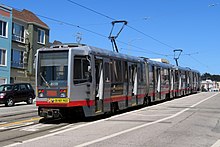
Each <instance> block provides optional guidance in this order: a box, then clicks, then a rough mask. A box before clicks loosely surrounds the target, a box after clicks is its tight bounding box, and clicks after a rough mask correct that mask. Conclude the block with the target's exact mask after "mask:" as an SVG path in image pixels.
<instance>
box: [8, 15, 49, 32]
mask: <svg viewBox="0 0 220 147" xmlns="http://www.w3.org/2000/svg"><path fill="white" fill-rule="evenodd" d="M12 18H13V19H15V20H19V21H22V22H24V23H27V24H35V25H37V26H40V27H42V28H45V29H48V30H50V28H49V27H46V26H43V25H41V24H39V23H36V22H28V21H25V20H23V19H20V18H17V17H14V16H12Z"/></svg>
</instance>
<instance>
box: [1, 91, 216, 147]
mask: <svg viewBox="0 0 220 147" xmlns="http://www.w3.org/2000/svg"><path fill="white" fill-rule="evenodd" d="M18 107H20V108H22V107H25V106H18ZM33 107H34V106H33ZM15 108H17V107H14V108H13V109H15ZM7 109H11V108H7ZM31 109H32V108H31ZM1 110H2V107H0V112H1ZM219 114H220V93H198V94H194V95H190V96H186V97H182V98H178V99H174V100H171V101H167V102H163V103H160V104H156V105H152V106H149V107H145V108H141V109H137V110H134V111H130V112H126V113H122V114H118V115H115V116H112V117H108V118H102V119H98V120H94V121H89V122H86V121H85V122H83V121H81V122H80V121H79V122H77V121H76V122H65V121H63V120H59V121H55V122H50V123H39V120H40V119H41V118H39V117H37V116H33V117H32V118H34V119H33V121H32V124H30V122H28V121H27V120H28V119H31V117H28V116H27V117H25V115H30V114H28V113H25V114H24V115H22V116H23V118H25V119H21V120H20V122H22V121H23V122H25V123H29V125H25V124H24V125H23V126H20V127H18V128H11V129H9V127H15V124H16V123H17V122H19V121H18V120H17V121H14V120H13V121H12V120H11V121H12V122H11V125H8V124H10V119H8V121H9V122H7V119H6V120H5V122H3V121H2V122H1V121H0V146H4V145H7V146H22V147H30V146H32V147H35V146H37V147H44V146H47V147H73V146H78V147H80V146H92V147H93V146H94V147H95V146H106V147H108V146H109V147H112V146H114V147H115V146H117V147H128V146H135V147H177V146H178V147H191V146H192V147H197V146H198V147H210V146H212V147H219V146H220V141H219V139H220V122H219V120H220V115H219ZM3 115H4V114H1V113H0V118H1V119H5V117H3ZM33 115H34V114H33ZM13 117H16V116H13ZM17 117H18V116H17ZM21 134H23V135H21ZM5 136H6V137H5Z"/></svg>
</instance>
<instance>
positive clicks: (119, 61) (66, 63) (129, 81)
mask: <svg viewBox="0 0 220 147" xmlns="http://www.w3.org/2000/svg"><path fill="white" fill-rule="evenodd" d="M199 78H200V77H199V72H198V71H196V70H191V69H189V68H182V67H175V66H173V65H171V64H169V63H161V62H157V61H153V60H150V59H148V58H139V57H134V56H128V55H125V54H120V53H116V52H112V51H108V50H104V49H99V48H95V47H91V46H87V45H74V44H69V45H68V44H67V45H58V46H53V47H51V48H41V49H39V50H38V51H37V54H36V93H37V94H36V95H37V99H36V105H37V106H38V114H39V116H41V117H45V118H57V117H75V116H85V117H89V116H95V115H100V114H105V113H110V112H112V113H114V112H115V111H118V110H123V109H126V108H129V107H133V106H137V105H148V104H149V103H150V102H154V101H160V100H163V99H169V98H174V97H178V96H184V95H186V94H191V93H194V92H196V91H197V90H198V89H199Z"/></svg>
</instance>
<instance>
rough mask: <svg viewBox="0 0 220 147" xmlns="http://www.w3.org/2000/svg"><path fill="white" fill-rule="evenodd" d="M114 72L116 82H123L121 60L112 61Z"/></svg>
mask: <svg viewBox="0 0 220 147" xmlns="http://www.w3.org/2000/svg"><path fill="white" fill-rule="evenodd" d="M112 72H113V73H112V77H113V80H114V82H122V68H121V61H120V60H113V61H112Z"/></svg>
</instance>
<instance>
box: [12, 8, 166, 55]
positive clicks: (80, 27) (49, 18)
mask: <svg viewBox="0 0 220 147" xmlns="http://www.w3.org/2000/svg"><path fill="white" fill-rule="evenodd" d="M13 9H16V10H19V11H21V9H18V8H13ZM34 14H35V15H36V16H38V17H41V18H44V19H47V20H51V21H54V22H57V23H60V24H64V25H67V26H72V27H75V28H79V29H81V30H84V31H87V32H89V33H92V34H95V35H97V36H100V37H102V38H105V39H109V38H108V36H105V35H103V34H100V33H97V32H95V31H92V30H90V29H87V28H85V27H82V26H80V25H76V24H72V23H69V22H65V21H61V20H58V19H54V18H51V17H47V16H43V15H40V14H37V13H34ZM117 42H119V43H121V44H124V45H128V46H131V47H134V48H136V49H138V50H139V51H141V50H142V52H143V51H146V52H148V53H150V54H155V55H160V56H165V57H167V56H168V55H166V54H160V53H156V52H153V51H150V50H146V49H144V48H141V47H138V46H135V45H132V44H129V43H126V42H123V41H120V40H117ZM135 52H136V51H135Z"/></svg>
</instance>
